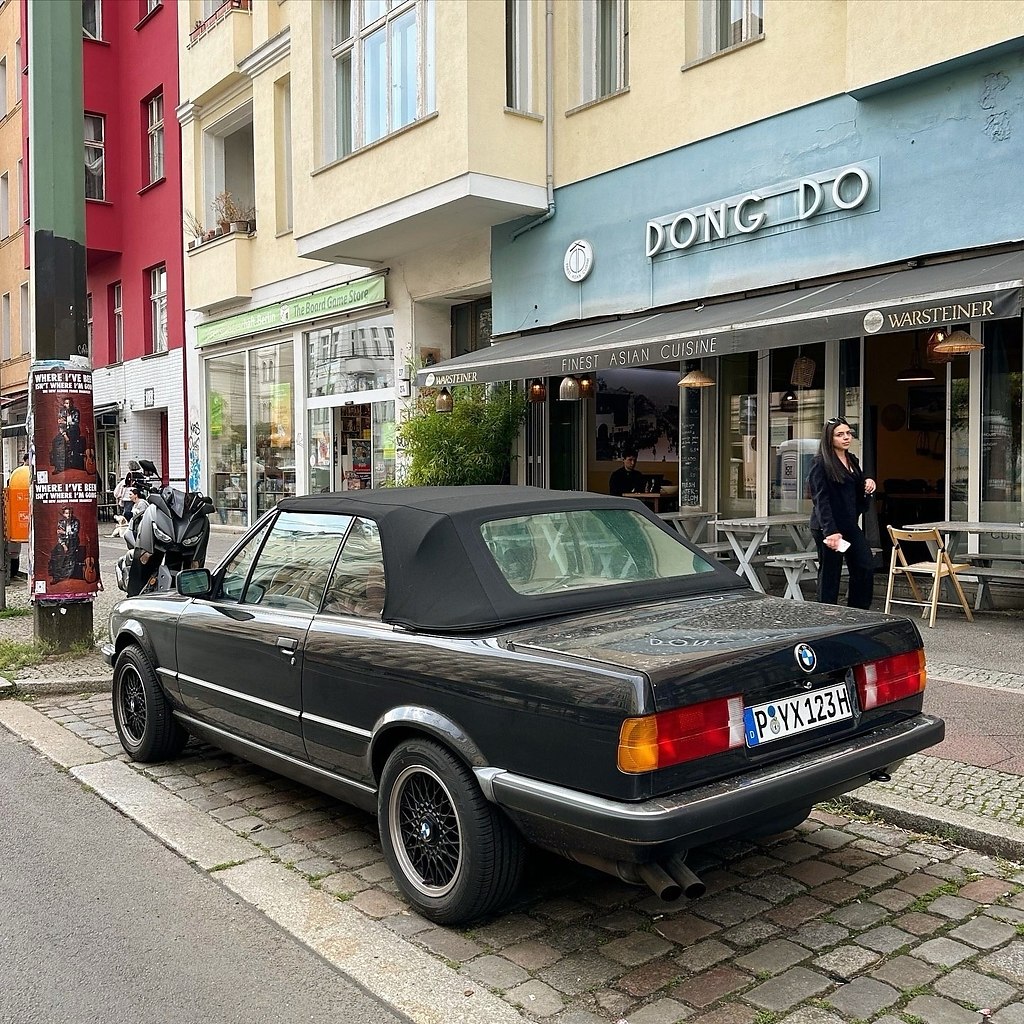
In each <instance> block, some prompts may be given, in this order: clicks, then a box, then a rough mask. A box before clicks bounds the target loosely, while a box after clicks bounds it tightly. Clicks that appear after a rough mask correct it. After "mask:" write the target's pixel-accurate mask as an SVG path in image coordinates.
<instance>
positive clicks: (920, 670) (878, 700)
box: [853, 650, 928, 711]
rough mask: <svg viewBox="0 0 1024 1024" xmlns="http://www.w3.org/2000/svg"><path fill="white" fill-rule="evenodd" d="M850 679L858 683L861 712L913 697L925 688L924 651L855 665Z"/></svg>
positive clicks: (926, 676)
mask: <svg viewBox="0 0 1024 1024" xmlns="http://www.w3.org/2000/svg"><path fill="white" fill-rule="evenodd" d="M853 678H854V679H855V680H856V682H857V696H858V697H859V698H860V706H861V709H862V710H863V711H868V710H869V709H870V708H877V707H878V706H879V705H881V704H891V703H892V702H893V701H894V700H902V699H903V698H904V697H912V696H913V695H914V694H915V693H920V692H921V691H922V690H923V689H924V687H925V682H926V680H927V678H928V673H927V672H926V671H925V667H924V651H923V650H917V651H908V652H907V653H906V654H896V655H894V656H893V657H891V658H882V660H881V661H869V662H868V663H867V664H866V665H858V666H857V667H856V668H854V670H853Z"/></svg>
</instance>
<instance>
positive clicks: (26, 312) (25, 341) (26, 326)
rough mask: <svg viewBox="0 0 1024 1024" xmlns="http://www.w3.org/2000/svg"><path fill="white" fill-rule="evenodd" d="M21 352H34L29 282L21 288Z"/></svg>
mask: <svg viewBox="0 0 1024 1024" xmlns="http://www.w3.org/2000/svg"><path fill="white" fill-rule="evenodd" d="M21 351H22V352H31V351H32V306H31V304H30V301H29V293H28V282H27V281H26V282H24V284H22V286H21Z"/></svg>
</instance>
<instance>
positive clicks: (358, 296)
mask: <svg viewBox="0 0 1024 1024" xmlns="http://www.w3.org/2000/svg"><path fill="white" fill-rule="evenodd" d="M383 301H384V275H383V274H377V275H375V276H374V277H364V278H362V279H361V280H359V281H350V282H349V283H348V284H341V285H338V286H337V287H336V288H325V289H324V290H323V291H320V292H313V293H312V294H310V295H301V296H299V298H297V299H288V300H287V301H285V302H278V303H275V304H274V305H272V306H260V307H259V309H250V310H248V311H247V312H245V313H239V314H238V315H237V316H229V317H225V318H224V319H223V320H214V321H213V323H209V324H200V325H199V326H198V327H197V328H196V346H197V347H199V348H202V346H203V345H212V344H214V343H215V342H218V341H228V340H229V339H231V338H242V337H245V336H246V335H248V334H259V333H260V332H261V331H272V330H276V329H278V328H281V327H288V326H289V325H291V324H293V323H302V322H304V321H307V320H317V319H319V318H320V317H329V316H333V315H335V314H338V313H348V312H351V311H352V310H354V309H361V308H363V307H364V306H377V305H380V304H381V303H382V302H383Z"/></svg>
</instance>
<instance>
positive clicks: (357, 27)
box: [324, 0, 434, 159]
mask: <svg viewBox="0 0 1024 1024" xmlns="http://www.w3.org/2000/svg"><path fill="white" fill-rule="evenodd" d="M324 9H325V12H326V17H327V19H328V20H327V24H326V26H325V30H326V33H327V38H328V41H329V43H330V46H329V48H328V47H325V51H326V55H327V59H328V67H327V69H326V75H325V90H324V91H325V98H326V102H325V104H324V109H325V112H326V117H327V126H326V129H327V130H326V133H325V134H326V140H325V141H326V145H325V150H326V154H327V157H328V158H329V159H338V158H339V157H343V156H347V155H348V154H349V153H352V152H354V151H355V150H357V149H359V148H361V147H362V146H367V145H369V144H370V143H371V142H376V141H377V140H378V139H382V138H384V137H385V136H387V135H390V134H391V133H392V132H395V131H398V129H399V128H404V127H405V126H406V125H408V124H412V122H413V121H415V120H417V119H418V118H421V117H424V116H425V115H426V114H428V113H431V112H432V111H433V109H434V4H433V2H431V0H362V2H361V3H359V2H357V0H331V2H330V3H328V4H325V5H324Z"/></svg>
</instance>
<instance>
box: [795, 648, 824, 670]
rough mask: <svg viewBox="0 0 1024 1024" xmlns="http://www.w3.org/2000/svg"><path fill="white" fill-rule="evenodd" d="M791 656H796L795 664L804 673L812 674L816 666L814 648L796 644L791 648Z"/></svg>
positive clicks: (816, 657)
mask: <svg viewBox="0 0 1024 1024" xmlns="http://www.w3.org/2000/svg"><path fill="white" fill-rule="evenodd" d="M793 654H794V655H795V656H796V663H797V664H798V665H799V666H800V667H801V668H802V669H803V670H804V671H805V672H813V671H814V668H815V666H816V665H817V664H818V656H817V655H816V654H815V653H814V648H813V647H810V646H808V645H807V644H797V645H796V647H794V648H793Z"/></svg>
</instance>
